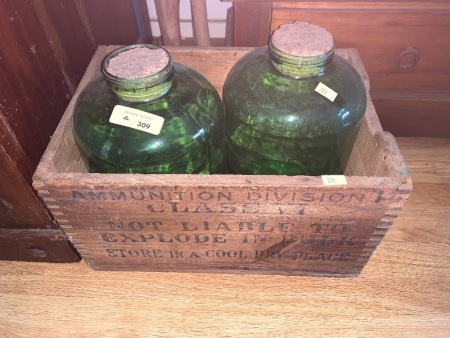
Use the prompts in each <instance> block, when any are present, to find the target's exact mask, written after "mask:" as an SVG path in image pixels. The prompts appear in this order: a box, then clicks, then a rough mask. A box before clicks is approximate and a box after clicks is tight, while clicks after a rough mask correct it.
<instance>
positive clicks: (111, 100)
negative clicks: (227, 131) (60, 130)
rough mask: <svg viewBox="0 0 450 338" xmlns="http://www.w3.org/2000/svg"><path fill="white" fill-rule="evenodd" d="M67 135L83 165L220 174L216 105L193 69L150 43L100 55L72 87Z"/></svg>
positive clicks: (122, 170)
mask: <svg viewBox="0 0 450 338" xmlns="http://www.w3.org/2000/svg"><path fill="white" fill-rule="evenodd" d="M73 134H74V138H75V141H76V144H77V145H78V148H79V149H80V151H81V153H82V155H83V157H84V158H85V160H86V163H87V165H88V169H89V172H98V173H143V174H149V173H154V174H199V173H202V174H207V173H223V171H224V167H225V157H224V154H225V152H224V150H225V142H224V136H223V105H222V102H221V100H220V97H219V95H218V93H217V91H216V90H215V88H214V87H213V86H212V85H211V84H210V83H209V82H208V81H207V79H205V78H204V77H203V76H202V75H201V74H200V73H198V72H197V71H195V70H193V69H192V68H190V67H187V66H185V65H183V64H180V63H177V62H172V59H171V57H170V54H169V53H168V52H167V51H166V50H165V49H163V48H160V47H156V46H153V45H143V44H138V45H131V46H126V47H123V48H119V49H117V50H115V51H113V52H111V53H110V54H109V55H107V56H106V57H105V58H104V60H103V62H102V65H101V74H100V75H98V76H97V77H96V78H94V79H93V80H92V81H91V82H90V83H89V84H88V85H87V86H86V88H85V89H84V90H83V91H82V92H81V93H80V96H79V97H78V100H77V102H76V104H75V108H74V115H73Z"/></svg>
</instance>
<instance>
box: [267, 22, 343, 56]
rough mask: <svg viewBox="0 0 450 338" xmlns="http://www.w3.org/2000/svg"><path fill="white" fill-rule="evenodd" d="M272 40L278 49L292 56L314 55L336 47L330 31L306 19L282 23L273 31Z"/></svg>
mask: <svg viewBox="0 0 450 338" xmlns="http://www.w3.org/2000/svg"><path fill="white" fill-rule="evenodd" d="M270 41H271V43H272V45H273V46H274V47H276V48H277V49H278V50H280V51H282V52H284V53H286V54H289V55H292V56H303V57H308V56H309V57H314V56H319V55H322V54H325V53H327V52H329V51H330V50H332V49H333V48H334V41H333V36H332V35H331V34H330V32H328V31H327V30H326V29H325V28H323V27H320V26H316V25H313V24H310V23H308V22H304V21H296V22H294V23H290V24H285V25H281V26H280V27H279V28H278V29H276V30H275V31H274V32H273V33H272V36H271V39H270Z"/></svg>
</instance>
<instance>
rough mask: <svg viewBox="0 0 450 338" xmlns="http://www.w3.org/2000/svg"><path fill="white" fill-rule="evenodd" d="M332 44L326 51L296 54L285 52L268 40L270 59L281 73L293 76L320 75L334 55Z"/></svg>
mask: <svg viewBox="0 0 450 338" xmlns="http://www.w3.org/2000/svg"><path fill="white" fill-rule="evenodd" d="M334 50H335V48H334V46H333V48H332V49H330V50H329V51H327V52H326V53H323V54H320V55H316V56H296V55H291V54H288V53H285V52H283V51H281V50H280V49H278V48H277V47H275V46H274V45H273V44H272V42H271V41H270V42H269V55H270V61H271V62H272V64H273V66H274V67H275V68H276V69H277V70H278V71H280V72H281V73H283V74H285V75H287V76H291V77H294V78H305V77H312V76H317V75H321V74H322V73H323V72H324V71H325V68H326V67H327V66H328V64H330V62H331V60H332V59H333V55H334Z"/></svg>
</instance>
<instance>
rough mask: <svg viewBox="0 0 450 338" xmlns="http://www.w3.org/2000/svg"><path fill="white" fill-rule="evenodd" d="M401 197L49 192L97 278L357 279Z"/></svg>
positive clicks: (207, 190) (384, 192) (273, 191)
mask: <svg viewBox="0 0 450 338" xmlns="http://www.w3.org/2000/svg"><path fill="white" fill-rule="evenodd" d="M396 203H398V201H397V190H396V189H395V188H394V189H393V188H386V189H379V188H367V189H361V188H348V187H311V186H309V187H304V188H303V189H302V188H299V187H298V186H297V187H295V186H293V187H289V186H286V187H278V186H269V185H268V186H252V185H241V186H236V185H232V186H212V187H207V186H203V187H200V186H198V185H191V186H189V185H184V186H178V187H177V186H167V185H165V186H157V185H156V186H155V185H153V186H136V185H135V186H133V187H131V188H130V187H123V188H122V189H114V188H111V187H107V186H92V187H85V188H84V189H82V188H80V187H79V186H77V187H75V188H73V189H70V188H68V189H61V188H60V187H59V188H57V189H55V190H53V189H52V188H51V187H50V188H49V189H48V197H47V204H48V206H49V208H50V209H51V210H52V212H53V214H54V215H55V217H56V218H57V220H58V222H59V223H60V225H61V227H63V229H64V230H65V232H66V233H67V235H68V237H69V239H70V240H71V241H72V242H73V243H74V245H75V247H76V248H77V249H78V251H79V252H80V254H81V255H82V256H83V258H85V259H86V261H87V262H90V265H91V266H92V267H94V268H96V269H109V268H110V267H111V266H115V267H116V268H115V269H122V270H127V269H131V270H133V269H134V270H153V271H163V270H164V271H172V270H180V271H182V270H186V269H188V270H190V271H221V270H231V269H234V270H236V271H248V270H254V271H259V272H260V273H264V272H265V273H273V272H275V271H277V273H281V274H301V275H355V274H358V273H359V271H360V270H361V268H362V266H361V264H360V262H361V257H363V258H364V259H365V258H366V257H368V256H369V257H370V254H371V253H372V252H373V250H375V248H376V246H377V245H378V243H379V242H380V241H381V239H382V237H383V236H384V233H385V231H387V229H388V223H386V222H384V223H381V220H382V219H383V218H384V217H385V214H386V211H387V210H388V209H389V208H390V207H391V206H392V205H395V204H396Z"/></svg>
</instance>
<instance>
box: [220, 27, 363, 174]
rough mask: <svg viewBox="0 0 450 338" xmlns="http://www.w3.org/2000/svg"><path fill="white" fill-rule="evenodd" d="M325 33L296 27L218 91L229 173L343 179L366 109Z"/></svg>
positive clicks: (247, 60) (243, 62)
mask: <svg viewBox="0 0 450 338" xmlns="http://www.w3.org/2000/svg"><path fill="white" fill-rule="evenodd" d="M334 51H335V47H334V41H333V38H332V36H331V34H330V33H329V32H327V31H326V30H325V29H324V28H322V27H319V26H315V25H312V24H309V23H306V22H301V21H297V22H294V23H292V24H287V25H283V26H280V28H278V29H277V30H275V31H274V32H273V34H272V35H271V38H270V42H269V45H268V46H264V47H260V48H256V49H254V50H253V51H251V52H249V53H248V54H246V55H245V56H244V57H242V58H241V59H240V60H239V61H238V62H237V63H236V64H235V65H234V66H233V68H232V69H231V70H230V72H229V74H228V76H227V79H226V81H225V84H224V89H223V102H224V105H225V134H226V139H227V156H228V170H229V171H230V172H231V173H235V174H252V175H311V176H316V175H332V174H342V173H343V171H344V170H345V166H346V164H347V161H348V158H349V156H350V152H351V150H352V148H353V145H354V142H355V139H356V136H357V133H358V131H359V128H360V125H361V123H362V119H363V116H364V113H365V110H366V104H367V94H366V88H365V87H364V83H363V81H362V79H361V77H360V75H359V74H358V72H357V71H356V70H355V69H354V68H353V66H352V65H351V64H350V63H349V62H347V61H346V60H344V59H343V58H342V57H340V56H338V55H335V54H334Z"/></svg>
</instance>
